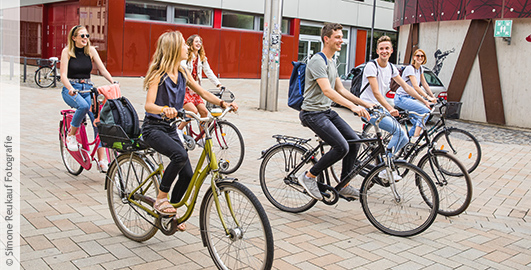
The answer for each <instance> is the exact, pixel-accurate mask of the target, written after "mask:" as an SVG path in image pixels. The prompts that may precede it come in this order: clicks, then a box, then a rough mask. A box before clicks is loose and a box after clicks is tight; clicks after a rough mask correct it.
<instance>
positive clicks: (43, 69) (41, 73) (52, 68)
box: [35, 57, 61, 88]
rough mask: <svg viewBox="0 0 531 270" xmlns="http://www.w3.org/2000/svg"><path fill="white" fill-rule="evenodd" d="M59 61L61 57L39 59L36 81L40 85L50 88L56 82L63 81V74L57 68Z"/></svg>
mask: <svg viewBox="0 0 531 270" xmlns="http://www.w3.org/2000/svg"><path fill="white" fill-rule="evenodd" d="M58 63H59V58H57V57H50V59H47V60H40V61H39V66H40V67H39V68H38V69H37V71H35V83H36V84H37V85H38V86H39V87H42V88H48V87H50V86H52V84H54V83H55V82H60V81H61V76H60V75H59V74H60V73H59V70H58V69H57V64H58Z"/></svg>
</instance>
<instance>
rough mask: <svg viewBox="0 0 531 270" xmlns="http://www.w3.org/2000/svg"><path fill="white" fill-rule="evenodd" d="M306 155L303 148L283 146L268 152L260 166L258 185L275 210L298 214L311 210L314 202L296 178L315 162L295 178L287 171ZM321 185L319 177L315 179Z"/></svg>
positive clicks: (307, 167) (290, 145) (312, 161)
mask: <svg viewBox="0 0 531 270" xmlns="http://www.w3.org/2000/svg"><path fill="white" fill-rule="evenodd" d="M306 152H307V150H306V149H305V148H303V147H302V146H296V145H293V144H282V145H280V146H278V147H276V148H274V149H272V150H271V151H270V152H269V153H267V154H266V155H265V156H264V158H263V160H262V163H261V164H260V186H261V187H262V191H264V194H265V196H266V198H267V199H268V200H269V201H270V202H271V203H272V204H273V205H274V206H275V207H277V208H278V209H280V210H282V211H286V212H291V213H300V212H304V211H306V210H308V209H310V208H312V207H313V206H314V205H315V203H316V202H317V200H315V199H313V198H312V197H310V196H308V195H306V194H304V193H303V191H304V189H303V188H302V187H301V186H300V185H299V183H298V180H297V179H298V176H299V175H301V174H303V173H305V172H306V171H308V170H309V169H310V168H311V167H312V166H313V165H314V164H315V163H316V161H315V160H314V159H310V162H308V163H306V164H304V166H302V168H301V169H300V170H299V171H298V172H297V173H296V175H290V172H291V171H292V170H293V169H294V168H295V167H296V166H297V165H298V164H299V163H300V162H301V161H302V159H303V158H304V154H305V153H306ZM318 181H321V182H322V177H321V176H319V177H318Z"/></svg>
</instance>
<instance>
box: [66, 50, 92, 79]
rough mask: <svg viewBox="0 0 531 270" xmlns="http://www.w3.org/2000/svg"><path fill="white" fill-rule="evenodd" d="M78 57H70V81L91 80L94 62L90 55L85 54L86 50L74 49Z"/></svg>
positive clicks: (68, 75)
mask: <svg viewBox="0 0 531 270" xmlns="http://www.w3.org/2000/svg"><path fill="white" fill-rule="evenodd" d="M74 53H75V55H76V57H75V58H74V57H70V59H69V60H68V74H67V77H68V78H69V79H90V71H91V70H92V60H91V59H90V55H86V54H85V49H84V48H78V47H75V48H74Z"/></svg>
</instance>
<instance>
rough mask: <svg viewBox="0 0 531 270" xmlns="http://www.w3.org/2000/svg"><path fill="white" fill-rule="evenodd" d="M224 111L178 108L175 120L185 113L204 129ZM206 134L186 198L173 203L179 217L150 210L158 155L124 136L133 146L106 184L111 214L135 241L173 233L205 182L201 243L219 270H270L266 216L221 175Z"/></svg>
mask: <svg viewBox="0 0 531 270" xmlns="http://www.w3.org/2000/svg"><path fill="white" fill-rule="evenodd" d="M229 110H230V108H227V109H226V110H224V111H221V110H220V109H217V110H214V111H212V114H211V115H209V116H208V117H205V118H200V117H199V116H198V115H196V114H194V113H191V112H188V111H182V110H181V111H180V113H179V119H178V120H182V119H183V117H185V115H186V116H189V117H192V118H193V119H194V120H195V121H197V122H199V123H200V122H203V123H205V125H207V126H208V124H210V123H211V122H213V121H214V120H215V119H216V118H219V117H220V116H221V115H223V114H226V113H227V112H229ZM173 123H175V121H174V122H173ZM205 133H206V137H205V138H206V141H205V146H204V148H203V151H202V153H201V156H200V158H199V160H198V162H197V165H196V167H195V171H194V175H193V178H192V180H191V182H190V185H189V186H188V189H187V191H186V194H185V195H184V198H183V199H182V200H181V201H180V202H179V203H176V204H173V206H174V207H175V208H180V207H185V208H186V212H185V213H184V214H183V215H182V216H181V217H177V216H173V217H165V216H162V215H159V214H158V213H157V212H156V211H155V210H154V208H153V204H154V203H155V200H156V197H157V193H158V190H159V188H158V187H159V184H160V180H161V177H162V174H163V168H164V166H163V165H162V161H161V158H160V157H161V156H160V154H157V153H156V152H155V151H154V150H153V149H150V148H149V147H147V146H146V145H145V144H143V143H142V141H141V140H140V139H138V138H136V139H135V138H134V139H130V138H124V140H125V141H130V142H133V143H132V144H131V145H132V146H134V147H133V148H132V150H131V151H122V152H121V154H120V155H119V156H118V157H117V158H116V159H115V161H114V162H113V163H112V164H111V166H110V168H109V171H108V172H107V177H106V180H105V187H106V189H107V201H108V205H109V208H110V211H111V216H112V218H113V220H114V222H115V224H116V226H118V228H119V229H120V231H121V232H122V233H123V234H124V235H125V236H126V237H127V238H129V239H132V240H134V241H139V242H141V241H146V240H148V239H150V238H151V237H153V236H154V235H155V234H156V232H157V230H160V231H161V232H162V233H164V234H165V235H172V234H174V233H175V232H176V231H177V226H178V225H179V224H181V223H183V222H186V221H187V220H188V219H189V218H190V217H191V216H192V212H193V210H194V207H195V204H196V202H197V199H198V197H199V190H200V188H201V186H202V184H203V183H204V182H205V180H206V179H207V178H210V188H209V189H208V190H207V191H206V193H205V195H204V196H203V201H202V203H201V208H200V213H199V227H200V232H201V238H202V239H203V245H204V246H206V247H207V249H208V251H209V253H210V255H211V257H212V259H213V261H214V263H215V265H216V266H217V267H218V268H219V269H271V267H272V263H273V252H274V246H273V234H272V231H271V226H270V223H269V220H268V218H267V215H266V212H265V210H264V209H263V207H262V205H261V204H260V202H259V200H258V199H257V198H256V196H255V195H254V194H253V193H252V192H251V191H250V190H249V189H248V188H247V187H245V186H244V185H243V184H242V183H240V182H238V181H237V180H236V179H230V178H222V177H221V174H220V170H219V167H218V164H219V162H218V160H217V157H216V154H215V152H214V148H213V145H214V142H213V137H212V134H211V133H210V129H208V128H205Z"/></svg>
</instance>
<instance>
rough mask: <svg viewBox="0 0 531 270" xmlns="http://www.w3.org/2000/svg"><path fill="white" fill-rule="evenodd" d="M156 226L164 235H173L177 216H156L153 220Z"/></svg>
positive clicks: (175, 229)
mask: <svg viewBox="0 0 531 270" xmlns="http://www.w3.org/2000/svg"><path fill="white" fill-rule="evenodd" d="M155 223H156V227H157V228H159V230H160V231H161V232H162V233H163V234H164V235H173V234H174V233H175V232H176V231H177V226H179V224H177V217H176V216H173V217H168V218H157V220H156V221H155Z"/></svg>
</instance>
